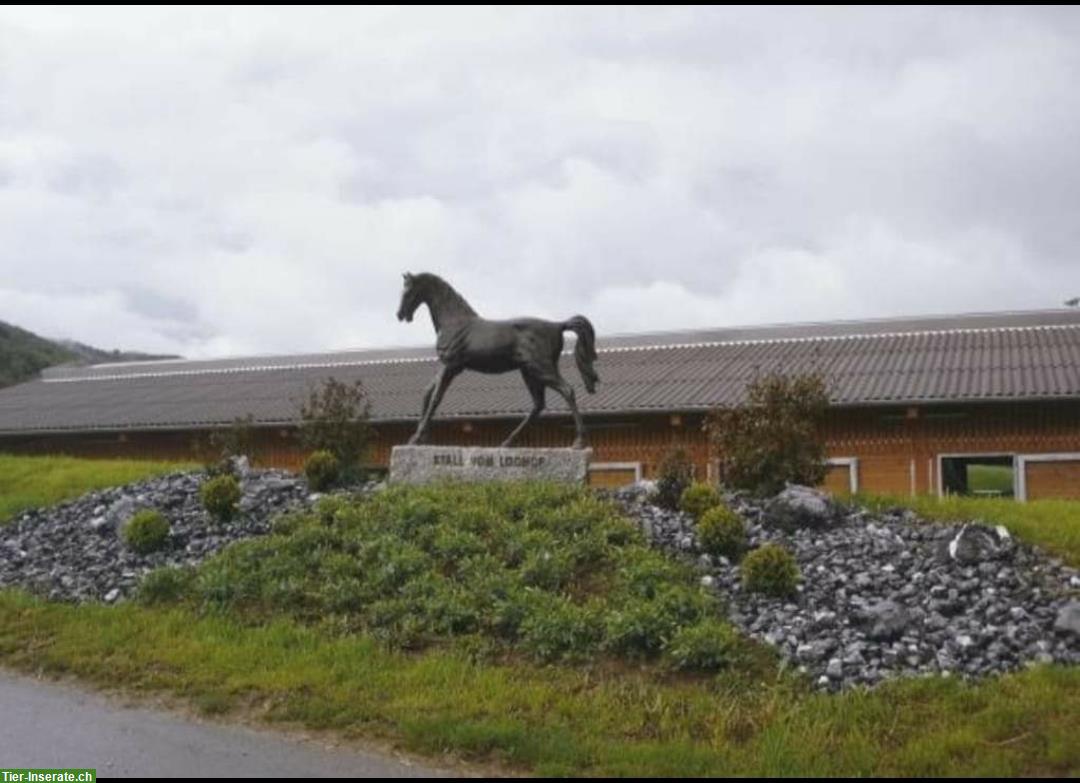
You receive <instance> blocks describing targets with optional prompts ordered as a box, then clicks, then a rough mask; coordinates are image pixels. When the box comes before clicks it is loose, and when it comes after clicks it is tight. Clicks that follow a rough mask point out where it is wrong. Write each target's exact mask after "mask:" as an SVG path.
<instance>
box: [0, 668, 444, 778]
mask: <svg viewBox="0 0 1080 783" xmlns="http://www.w3.org/2000/svg"><path fill="white" fill-rule="evenodd" d="M3 767H17V768H26V767H31V768H34V767H37V768H50V769H55V768H57V767H79V768H94V769H97V774H98V777H136V776H148V777H223V778H230V777H391V778H398V777H429V776H436V775H437V776H445V775H447V774H448V773H447V772H446V771H445V770H436V769H430V768H424V767H420V766H415V765H412V764H409V763H408V762H405V761H402V760H399V759H395V758H393V757H390V756H385V755H378V754H374V753H366V752H358V751H354V750H341V749H334V748H326V747H322V746H321V745H319V744H317V743H315V742H309V741H305V740H302V739H296V738H293V737H289V736H287V735H282V734H277V733H275V732H271V731H259V730H255V729H249V728H245V727H242V726H224V725H220V724H214V723H204V722H200V721H198V720H196V719H193V718H188V717H185V716H183V715H179V714H175V713H169V712H162V711H158V710H154V709H148V708H145V707H128V706H123V705H120V704H117V703H115V702H114V701H113V700H111V699H109V698H108V697H106V696H103V695H101V694H97V693H88V692H85V691H82V690H79V689H77V688H74V687H71V686H69V685H59V684H55V683H50V682H42V681H39V680H34V679H30V678H27V677H22V676H18V675H13V674H10V673H7V672H0V768H3Z"/></svg>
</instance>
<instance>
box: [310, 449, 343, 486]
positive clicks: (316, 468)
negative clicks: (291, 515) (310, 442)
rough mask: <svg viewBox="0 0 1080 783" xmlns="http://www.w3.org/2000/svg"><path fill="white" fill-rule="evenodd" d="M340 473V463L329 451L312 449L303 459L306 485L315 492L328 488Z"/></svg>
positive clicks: (334, 482) (335, 481)
mask: <svg viewBox="0 0 1080 783" xmlns="http://www.w3.org/2000/svg"><path fill="white" fill-rule="evenodd" d="M340 474H341V463H339V462H338V458H337V457H335V456H334V455H333V454H332V453H330V452H329V451H326V450H321V451H313V452H312V453H311V455H310V456H308V458H307V459H306V460H304V475H305V476H306V477H307V480H308V485H309V486H310V487H311V488H312V489H313V490H315V491H316V492H323V491H325V490H327V489H330V488H331V487H332V486H334V484H336V483H337V481H338V479H339V478H340Z"/></svg>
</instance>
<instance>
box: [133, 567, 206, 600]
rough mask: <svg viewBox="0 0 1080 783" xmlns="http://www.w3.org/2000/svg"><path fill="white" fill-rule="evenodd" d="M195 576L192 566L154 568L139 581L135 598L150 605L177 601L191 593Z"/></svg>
mask: <svg viewBox="0 0 1080 783" xmlns="http://www.w3.org/2000/svg"><path fill="white" fill-rule="evenodd" d="M194 578H195V572H194V571H193V570H191V569H190V568H176V567H174V566H166V567H164V568H157V569H154V570H153V571H151V572H150V573H148V574H147V575H146V576H144V577H143V579H142V581H141V582H140V583H139V589H138V591H137V592H136V594H135V598H136V600H137V601H138V602H139V603H141V604H146V605H148V606H154V605H158V604H169V603H175V602H177V601H180V600H182V599H184V598H186V597H187V596H188V595H189V594H190V592H191V588H192V586H193V583H194Z"/></svg>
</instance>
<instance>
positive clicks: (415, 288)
mask: <svg viewBox="0 0 1080 783" xmlns="http://www.w3.org/2000/svg"><path fill="white" fill-rule="evenodd" d="M403 277H404V278H405V288H404V289H403V290H402V292H401V304H400V305H398V311H397V317H398V320H399V321H409V322H410V323H411V322H412V319H413V314H414V313H415V312H416V308H417V307H419V306H420V305H421V303H422V302H423V301H424V292H423V286H421V285H420V283H419V281H418V280H417V277H416V275H411V274H409V273H408V272H406V273H405V274H404V275H403Z"/></svg>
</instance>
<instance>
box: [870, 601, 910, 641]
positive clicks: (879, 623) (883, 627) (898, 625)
mask: <svg viewBox="0 0 1080 783" xmlns="http://www.w3.org/2000/svg"><path fill="white" fill-rule="evenodd" d="M866 621H867V624H868V625H869V630H868V631H867V634H866V635H867V636H868V637H870V638H871V639H873V640H875V641H892V640H893V639H897V638H899V637H900V635H901V634H903V633H904V631H905V630H907V628H908V625H910V623H911V614H910V613H909V612H908V610H907V609H906V608H904V607H903V606H901V605H900V604H898V603H896V602H895V601H879V602H878V603H876V604H874V605H873V606H871V607H870V608H869V609H867V610H866Z"/></svg>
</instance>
